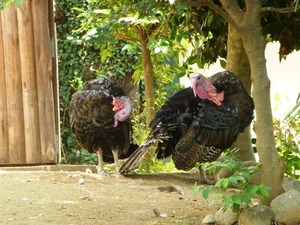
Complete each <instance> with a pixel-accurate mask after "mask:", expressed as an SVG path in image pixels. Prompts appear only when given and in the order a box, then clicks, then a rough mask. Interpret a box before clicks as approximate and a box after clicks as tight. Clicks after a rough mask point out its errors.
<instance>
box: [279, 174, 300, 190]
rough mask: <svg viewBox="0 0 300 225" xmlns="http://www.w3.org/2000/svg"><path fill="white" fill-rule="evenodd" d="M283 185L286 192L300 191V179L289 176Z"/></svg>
mask: <svg viewBox="0 0 300 225" xmlns="http://www.w3.org/2000/svg"><path fill="white" fill-rule="evenodd" d="M282 187H283V189H284V190H285V191H286V192H288V191H290V190H296V191H299V192H300V181H299V180H297V179H294V178H290V177H287V178H285V179H284V180H283V182H282Z"/></svg>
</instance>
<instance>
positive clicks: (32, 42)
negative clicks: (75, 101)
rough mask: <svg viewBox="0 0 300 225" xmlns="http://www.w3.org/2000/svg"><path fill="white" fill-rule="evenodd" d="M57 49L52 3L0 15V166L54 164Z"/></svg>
mask: <svg viewBox="0 0 300 225" xmlns="http://www.w3.org/2000/svg"><path fill="white" fill-rule="evenodd" d="M55 49H56V48H55V32H54V21H53V0H51V1H50V0H24V2H23V4H22V5H21V7H20V8H18V9H16V8H15V7H14V5H13V4H10V5H9V6H8V7H7V8H5V9H4V10H2V11H0V125H1V128H0V165H16V164H17V165H21V164H49V163H56V162H57V154H58V151H59V122H58V121H59V118H58V100H57V99H58V97H57V96H58V88H57V80H58V79H57V73H56V71H57V70H56V64H57V63H56V54H55V52H56V51H55Z"/></svg>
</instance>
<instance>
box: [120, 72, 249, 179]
mask: <svg viewBox="0 0 300 225" xmlns="http://www.w3.org/2000/svg"><path fill="white" fill-rule="evenodd" d="M209 79H210V81H211V83H212V84H213V85H214V87H215V88H216V91H217V92H221V91H224V100H223V102H222V105H221V106H217V105H216V104H214V103H213V102H212V101H209V100H202V99H200V98H199V97H195V96H194V94H193V90H192V89H191V88H185V89H183V90H181V91H179V92H178V93H176V94H175V95H174V96H173V97H171V98H170V99H169V100H168V101H167V102H166V103H165V104H164V105H163V106H162V108H161V109H160V110H159V111H158V112H157V113H156V116H155V118H154V119H153V121H152V122H151V124H150V127H151V132H150V134H149V136H148V138H147V139H146V141H145V143H147V144H146V145H142V146H141V147H140V148H139V149H137V151H136V152H135V153H134V154H133V155H132V156H131V157H130V158H129V159H128V162H125V164H124V165H123V166H122V167H121V169H120V172H121V173H127V172H128V171H130V170H132V169H134V168H135V167H136V166H137V165H138V161H139V160H140V158H141V157H142V156H143V155H145V154H146V152H147V151H148V150H149V149H150V147H151V146H153V145H156V144H157V158H158V159H162V158H165V157H168V156H170V155H172V159H173V161H174V164H175V166H176V168H178V169H183V170H190V169H192V168H193V167H194V166H195V165H196V163H197V162H199V163H203V162H209V161H213V160H216V159H217V158H218V157H219V156H220V154H221V153H222V152H223V151H224V150H225V149H226V148H229V147H230V146H231V145H232V144H233V142H234V141H235V140H236V139H237V137H238V135H239V133H241V132H243V131H244V129H245V128H246V127H247V126H249V125H250V123H251V121H252V119H253V110H254V104H253V100H252V98H251V96H249V95H248V94H247V92H246V90H245V88H244V87H243V85H242V83H241V81H240V80H239V79H238V78H237V77H236V76H235V75H234V74H233V73H230V72H228V71H224V72H220V73H217V74H215V75H213V76H211V77H210V78H209ZM139 151H142V154H140V153H139ZM132 162H134V163H132Z"/></svg>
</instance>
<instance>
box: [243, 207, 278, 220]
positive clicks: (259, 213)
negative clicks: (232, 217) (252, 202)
mask: <svg viewBox="0 0 300 225" xmlns="http://www.w3.org/2000/svg"><path fill="white" fill-rule="evenodd" d="M273 218H274V214H273V212H272V210H271V208H270V207H268V206H264V205H257V206H254V207H252V208H249V209H245V210H244V211H243V212H241V213H240V215H239V219H238V221H239V222H238V224H239V225H253V224H259V225H270V224H271V221H272V220H273Z"/></svg>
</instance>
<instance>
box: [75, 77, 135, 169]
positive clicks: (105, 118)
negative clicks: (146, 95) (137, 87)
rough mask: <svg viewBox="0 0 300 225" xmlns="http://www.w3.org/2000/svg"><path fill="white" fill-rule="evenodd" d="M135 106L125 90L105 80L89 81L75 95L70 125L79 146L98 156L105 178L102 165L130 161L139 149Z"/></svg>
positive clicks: (102, 78) (99, 166)
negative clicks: (134, 126)
mask: <svg viewBox="0 0 300 225" xmlns="http://www.w3.org/2000/svg"><path fill="white" fill-rule="evenodd" d="M132 108H133V106H132V102H131V100H130V99H129V98H128V97H126V96H125V94H124V92H123V90H122V89H121V88H120V87H119V86H118V85H117V84H116V83H115V82H114V81H113V80H110V79H108V78H106V77H101V78H98V79H95V80H91V81H88V82H87V83H86V84H85V85H84V86H83V89H82V90H81V91H77V92H75V93H74V94H73V95H72V98H71V102H70V125H71V129H72V131H73V133H74V134H75V136H76V139H77V140H78V142H79V143H80V144H81V145H82V147H83V148H85V149H86V150H88V151H89V152H90V153H93V152H96V153H97V156H98V173H99V174H106V171H105V170H104V168H103V163H104V162H106V163H112V162H114V164H115V172H116V173H118V170H119V166H118V159H124V158H127V157H129V156H130V155H131V154H132V153H133V152H134V151H135V150H136V149H137V148H138V146H137V145H135V144H133V143H132V138H131V132H132V126H131V122H130V119H129V117H130V115H131V112H132Z"/></svg>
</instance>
